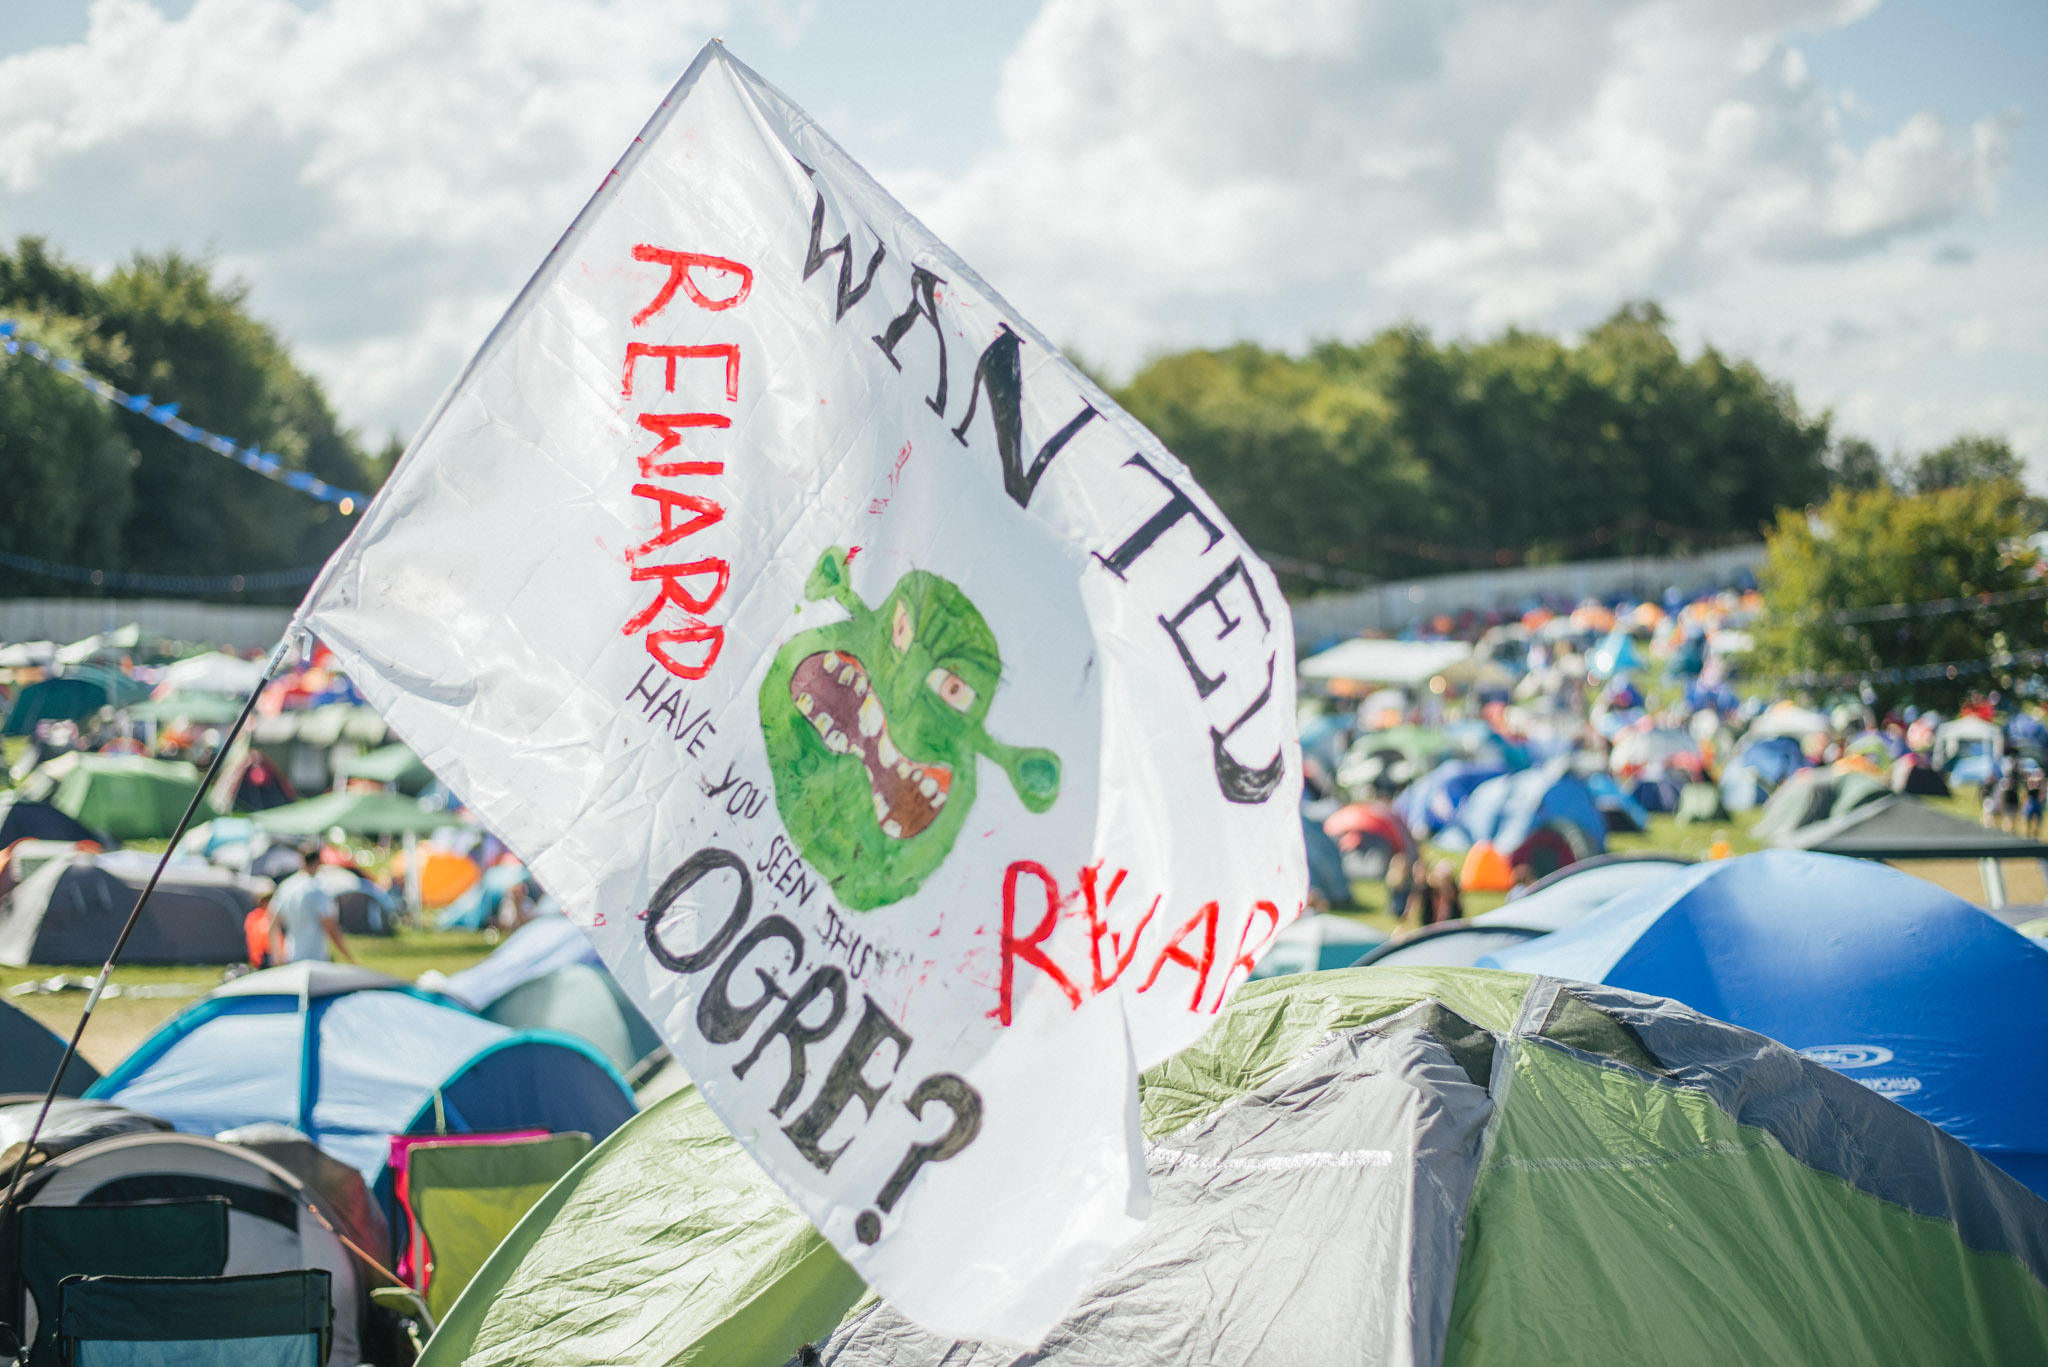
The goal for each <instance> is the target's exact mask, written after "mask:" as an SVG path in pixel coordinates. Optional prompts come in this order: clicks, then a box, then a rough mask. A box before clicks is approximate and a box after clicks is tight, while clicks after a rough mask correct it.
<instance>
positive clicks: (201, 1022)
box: [89, 963, 634, 1182]
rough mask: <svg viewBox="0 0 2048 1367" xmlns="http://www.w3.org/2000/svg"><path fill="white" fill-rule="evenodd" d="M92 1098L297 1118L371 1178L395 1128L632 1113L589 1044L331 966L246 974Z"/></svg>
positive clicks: (450, 1130) (158, 1038)
mask: <svg viewBox="0 0 2048 1367" xmlns="http://www.w3.org/2000/svg"><path fill="white" fill-rule="evenodd" d="M89 1095H90V1096H92V1097H94V1098H98V1099H104V1100H108V1101H118V1102H119V1103H120V1104H121V1105H123V1106H127V1107H129V1108H131V1109H133V1110H138V1111H142V1112H144V1113H146V1114H149V1115H154V1116H158V1117H161V1118H162V1119H164V1120H167V1121H169V1122H170V1123H171V1125H172V1126H174V1127H175V1128H177V1129H179V1130H183V1131H185V1132H186V1133H188V1134H204V1135H212V1134H217V1133H219V1132H220V1131H222V1130H228V1129H234V1128H237V1127H239V1126H243V1125H253V1124H257V1123H259V1122H263V1121H272V1122H275V1123H278V1124H283V1125H289V1126H292V1127H293V1128H295V1129H297V1130H299V1131H300V1132H301V1133H303V1134H305V1135H306V1136H307V1137H308V1138H310V1139H311V1140H312V1141H313V1142H314V1143H316V1144H318V1145H319V1146H320V1147H321V1148H322V1149H324V1150H326V1151H327V1152H328V1153H330V1154H332V1155H333V1156H334V1157H336V1158H339V1159H341V1160H342V1161H343V1162H345V1163H347V1164H348V1165H349V1166H351V1167H353V1168H355V1169H357V1170H358V1171H360V1172H361V1173H362V1174H363V1175H364V1177H365V1178H367V1179H369V1180H371V1181H372V1182H374V1181H376V1180H377V1179H378V1178H379V1177H380V1176H381V1175H382V1174H383V1171H384V1163H385V1160H386V1158H387V1157H388V1156H389V1152H390V1141H391V1137H392V1136H393V1135H396V1134H471V1133H479V1134H481V1133H493V1132H498V1131H504V1130H518V1129H529V1128H537V1129H545V1130H550V1131H555V1132H562V1131H568V1130H582V1131H585V1132H587V1133H588V1134H589V1135H590V1136H591V1137H592V1138H593V1139H602V1138H603V1137H604V1136H606V1135H608V1134H610V1133H611V1132H612V1131H613V1130H615V1129H617V1128H618V1127H619V1126H620V1125H622V1124H624V1123H625V1122H626V1121H627V1120H628V1119H630V1118H631V1117H632V1115H633V1113H634V1103H633V1093H632V1090H631V1089H630V1088H629V1087H627V1085H626V1082H625V1079H623V1078H621V1077H620V1076H619V1074H618V1072H617V1070H616V1069H614V1068H613V1067H612V1065H611V1064H610V1063H609V1062H607V1061H606V1059H605V1058H604V1056H603V1055H602V1054H600V1053H599V1052H598V1051H597V1050H596V1049H594V1048H592V1047H591V1046H590V1045H588V1044H586V1043H584V1042H583V1041H581V1040H577V1039H571V1038H569V1037H568V1036H566V1035H557V1034H552V1033H543V1032H540V1031H514V1030H508V1029H506V1028H505V1027H504V1026H502V1025H494V1024H492V1023H491V1022H490V1021H487V1020H483V1019H481V1018H480V1017H478V1016H476V1015H474V1014H472V1013H471V1012H469V1011H466V1010H464V1009H463V1008H461V1007H460V1006H457V1005H455V1004H454V1003H453V1002H451V1001H449V1000H448V999H447V998H444V997H438V996H435V995H434V994H431V993H427V992H422V991H420V990H419V989H417V988H412V987H407V986H406V985H404V984H403V983H400V982H399V981H398V980H397V979H395V978H387V977H385V976H384V975H383V974H381V973H372V972H370V971H369V970H367V969H361V968H355V967H349V966H343V965H339V964H327V963H297V964H292V965H289V966H287V967H285V968H273V969H268V970H265V971H264V972H261V973H251V974H249V975H247V976H246V977H242V978H237V979H235V980H234V981H233V982H231V983H229V984H227V985H226V986H225V987H222V988H220V989H218V990H216V991H215V992H214V993H213V995H211V996H210V997H208V998H206V999H205V1000H204V1001H201V1002H198V1003H196V1004H195V1005H193V1006H192V1007H190V1008H188V1009H187V1010H185V1011H184V1012H182V1013H181V1014H179V1015H178V1016H176V1017H175V1018H173V1019H172V1020H171V1021H170V1022H169V1023H167V1024H166V1025H165V1026H164V1027H163V1028H162V1029H160V1030H158V1031H157V1032H156V1033H155V1034H154V1035H152V1036H150V1037H149V1038H148V1039H147V1040H144V1041H143V1042H142V1044H141V1046H140V1047H138V1048H137V1049H136V1050H135V1052H134V1053H133V1054H131V1055H129V1056H128V1058H127V1060H126V1061H125V1062H123V1063H122V1064H121V1066H120V1067H118V1068H116V1069H115V1070H114V1071H113V1072H111V1073H109V1074H107V1075H106V1076H105V1077H103V1078H101V1079H100V1081H99V1082H98V1083H96V1084H95V1085H94V1086H93V1088H92V1090H91V1092H90V1093H89Z"/></svg>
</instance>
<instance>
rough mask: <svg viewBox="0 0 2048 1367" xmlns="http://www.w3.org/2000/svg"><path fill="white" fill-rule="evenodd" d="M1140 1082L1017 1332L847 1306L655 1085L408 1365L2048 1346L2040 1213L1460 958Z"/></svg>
mask: <svg viewBox="0 0 2048 1367" xmlns="http://www.w3.org/2000/svg"><path fill="white" fill-rule="evenodd" d="M1140 1094H1141V1115H1140V1122H1141V1124H1142V1127H1143V1131H1144V1134H1145V1137H1146V1138H1147V1140H1148V1141H1149V1143H1148V1146H1147V1156H1146V1157H1147V1167H1148V1168H1149V1170H1150V1179H1151V1185H1152V1211H1151V1215H1150V1217H1149V1218H1148V1220H1147V1221H1146V1224H1145V1227H1144V1229H1143V1231H1141V1232H1140V1233H1139V1235H1138V1236H1137V1237H1136V1238H1135V1239H1134V1240H1133V1241H1132V1242H1131V1243H1129V1244H1128V1245H1126V1246H1124V1247H1123V1248H1121V1249H1119V1250H1117V1252H1116V1253H1115V1254H1113V1255H1112V1257H1111V1261H1110V1263H1109V1264H1108V1265H1107V1266H1105V1267H1104V1268H1103V1269H1102V1270H1101V1272H1100V1273H1099V1274H1098V1277H1097V1279H1096V1282H1095V1284H1094V1286H1093V1287H1092V1288H1091V1289H1090V1290H1089V1291H1088V1292H1086V1293H1085V1294H1084V1296H1083V1297H1082V1299H1081V1301H1080V1303H1079V1304H1077V1305H1076V1306H1075V1307H1074V1309H1073V1311H1072V1312H1071V1313H1070V1314H1069V1316H1068V1318H1067V1319H1066V1320H1065V1321H1064V1322H1063V1323H1062V1324H1061V1325H1060V1326H1058V1327H1057V1328H1056V1329H1054V1330H1053V1332H1052V1333H1051V1334H1050V1335H1049V1336H1048V1337H1047V1339H1046V1340H1045V1341H1044V1342H1043V1343H1042V1344H1040V1345H1038V1346H1037V1347H1036V1348H1035V1349H1032V1350H1028V1351H1027V1350H1024V1349H1022V1348H1019V1347H1017V1346H1015V1345H1012V1346H1008V1347H1005V1346H1002V1345H997V1344H986V1345H977V1344H971V1343H951V1342H948V1341H946V1340H944V1339H941V1338H937V1337H935V1336H933V1335H931V1334H928V1333H926V1332H925V1331H923V1330H921V1329H919V1328H917V1327H916V1326H915V1325H912V1324H910V1323H908V1322H906V1321H905V1320H904V1319H903V1318H902V1317H901V1316H899V1315H897V1314H895V1313H894V1312H893V1311H892V1310H890V1309H889V1307H888V1306H887V1305H885V1304H881V1303H877V1302H874V1301H872V1300H869V1299H864V1288H863V1287H862V1286H861V1284H860V1282H859V1280H858V1279H857V1278H856V1277H855V1276H854V1275H853V1274H852V1273H851V1272H850V1271H849V1270H848V1269H847V1267H846V1265H845V1263H844V1262H842V1261H841V1260H840V1259H839V1258H838V1257H837V1255H835V1254H834V1253H833V1252H832V1250H831V1248H830V1247H829V1246H828V1245H827V1244H826V1243H825V1242H824V1240H823V1239H822V1238H820V1237H819V1236H818V1234H817V1233H816V1231H814V1230H813V1229H812V1228H811V1227H810V1225H809V1224H808V1222H806V1221H805V1220H804V1219H803V1218H802V1216H801V1215H799V1214H798V1213H797V1212H796V1211H795V1210H794V1209H793V1208H792V1207H791V1206H790V1205H789V1203H788V1202H787V1201H786V1200H784V1199H783V1197H782V1196H781V1194H780V1193H779V1192H778V1191H777V1190H776V1189H775V1187H774V1186H773V1184H772V1183H770V1182H769V1181H768V1179H767V1178H766V1177H764V1176H763V1175H762V1173H761V1171H760V1169H759V1168H758V1167H757V1166H756V1165H754V1164H753V1163H752V1162H751V1161H749V1160H748V1159H747V1158H746V1157H745V1155H744V1153H743V1152H742V1150H741V1149H740V1148H739V1146H738V1144H736V1143H735V1142H734V1141H733V1140H732V1139H731V1138H730V1136H728V1135H727V1134H726V1133H725V1131H724V1129H723V1127H722V1126H720V1125H719V1123H718V1122H717V1120H716V1119H715V1118H713V1117H712V1115H711V1114H710V1111H709V1110H708V1108H706V1107H705V1106H704V1104H703V1102H702V1101H701V1099H700V1098H699V1097H698V1096H697V1095H696V1094H695V1093H694V1092H684V1093H681V1094H679V1095H676V1096H673V1097H670V1098H669V1099H667V1100H665V1101H663V1102H661V1103H659V1104H657V1105H655V1106H654V1107H652V1108H650V1109H649V1110H648V1111H647V1112H646V1113H644V1114H643V1115H641V1116H639V1117H638V1118H637V1119H635V1120H634V1121H633V1122H631V1123H630V1124H628V1125H627V1126H626V1127H624V1128H623V1129H621V1130H620V1132H619V1133H618V1134H617V1135H615V1136H614V1137H613V1138H612V1139H611V1140H610V1141H609V1142H607V1143H605V1144H603V1145H601V1146H599V1148H598V1149H597V1150H596V1151H595V1152H593V1153H592V1154H591V1155H590V1157H588V1158H587V1159H585V1160H584V1161H583V1163H582V1164H580V1165H579V1166H578V1167H577V1168H576V1169H575V1170H574V1171H572V1172H571V1173H570V1174H569V1175H568V1176H567V1177H566V1178H564V1179H563V1180H562V1181H561V1182H559V1183H557V1184H556V1186H555V1188H554V1189H553V1190H552V1191H550V1192H549V1193H548V1195H547V1196H546V1197H545V1198H543V1199H542V1201H541V1202H540V1203H539V1204H538V1205H536V1206H535V1207H534V1209H533V1210H532V1211H531V1212H529V1213H528V1215H527V1218H526V1219H525V1220H523V1221H522V1222H521V1223H520V1224H519V1226H518V1227H517V1228H516V1229H514V1230H513V1232H512V1234H511V1235H510V1236H509V1237H508V1238H507V1239H506V1240H505V1242H504V1243H503V1244H501V1245H500V1246H499V1248H498V1251H497V1252H496V1253H495V1254H493V1255H492V1257H491V1259H490V1261H489V1262H488V1263H486V1264H485V1266H484V1268H483V1269H482V1270H481V1271H480V1272H479V1273H478V1275H477V1277H476V1279H475V1281H473V1282H472V1283H471V1284H470V1287H469V1289H468V1291H466V1292H465V1293H464V1295H463V1296H462V1298H461V1299H460V1300H459V1301H458V1302H457V1303H456V1304H455V1306H454V1307H453V1308H452V1309H451V1310H450V1312H449V1313H448V1315H447V1316H446V1317H445V1319H444V1320H443V1322H442V1325H441V1329H440V1332H439V1333H438V1334H436V1335H435V1337H434V1339H433V1340H432V1341H431V1342H430V1343H429V1344H428V1346H427V1351H426V1354H425V1356H424V1358H423V1359H422V1362H421V1367H454V1365H455V1364H458V1363H467V1364H476V1365H477V1367H481V1365H482V1364H484V1363H490V1364H494V1365H495V1367H542V1364H545V1365H546V1367H580V1365H582V1364H597V1363H604V1364H607V1365H608V1367H643V1365H644V1367H653V1364H657V1363H659V1364H671V1363H677V1362H720V1363H725V1364H730V1365H731V1367H779V1365H780V1364H783V1363H786V1362H795V1361H797V1360H799V1355H800V1354H801V1359H800V1360H801V1361H803V1362H821V1363H824V1364H830V1365H831V1367H871V1365H872V1367H881V1364H891V1365H892V1367H893V1365H895V1364H903V1367H909V1365H910V1364H929V1363H936V1362H949V1363H960V1364H970V1363H971V1364H986V1365H987V1367H995V1364H1002V1363H1012V1362H1020V1361H1029V1362H1033V1363H1043V1364H1048V1367H1052V1365H1055V1364H1074V1365H1075V1367H1079V1364H1084V1363H1085V1364H1089V1367H1112V1365H1115V1364H1130V1365H1131V1367H1139V1365H1140V1364H1142V1365H1143V1367H1179V1365H1185V1367H1195V1364H1202V1365H1203V1367H1208V1365H1209V1364H1216V1363H1249V1362H1265V1361H1284V1362H1290V1363H1337V1362H1375V1363H1414V1364H1423V1363H1430V1364H1435V1363H1442V1364H1445V1365H1446V1367H1496V1365H1505V1364H1518V1363H1529V1362H1545V1363H1549V1362H1635V1361H1640V1360H1643V1359H1644V1358H1645V1356H1646V1355H1647V1356H1649V1357H1653V1358H1654V1359H1655V1360H1656V1361H1658V1362H1660V1363H1665V1364H1672V1365H1673V1367H1695V1365H1697V1367H1724V1364H1727V1363H1732V1362H1798V1363H1804V1364H1837V1363H1839V1364H1844V1365H1845V1367H1846V1365H1847V1364H1855V1367H1864V1365H1865V1364H1868V1363H1872V1362H1950V1361H1970V1362H1983V1363H1997V1364H2019V1363H2034V1362H2038V1361H2039V1355H2040V1346H2041V1344H2042V1342H2043V1341H2044V1339H2048V1285H2044V1278H2048V1206H2044V1205H2043V1204H2042V1203H2041V1202H2039V1201H2038V1200H2037V1199H2036V1198H2035V1197H2033V1196H2032V1195H2031V1194H2030V1193H2029V1192H2027V1191H2026V1190H2025V1189H2024V1188H2023V1187H2021V1186H2019V1185H2018V1184H2017V1183H2015V1182H2013V1181H2012V1180H2011V1179H2010V1178H2008V1177H2006V1176H2005V1175H2004V1174H2003V1173H2000V1172H1999V1171H1998V1170H1997V1169H1995V1168H1994V1167H1992V1166H1991V1165H1990V1164H1988V1163H1986V1162H1984V1161H1983V1160H1982V1159H1981V1158H1979V1157H1978V1156H1977V1155H1975V1154H1973V1153H1971V1152H1970V1151H1969V1150H1968V1149H1967V1148H1965V1147H1963V1146H1962V1145H1960V1144H1957V1143H1956V1142H1955V1141H1953V1140H1951V1139H1949V1138H1947V1137H1946V1136H1944V1135H1942V1134H1941V1133H1940V1132H1939V1131H1937V1130H1935V1129H1934V1128H1933V1127H1932V1126H1929V1125H1927V1124H1926V1123H1924V1122H1923V1121H1920V1120H1919V1119H1917V1118H1916V1117H1914V1116H1912V1115H1910V1114H1908V1113H1907V1112H1905V1111H1902V1110H1900V1109H1899V1108H1898V1107H1896V1106H1892V1105H1890V1104H1888V1103H1886V1102H1884V1101H1882V1100H1880V1099H1879V1098H1877V1097H1874V1096H1872V1095H1870V1094H1869V1093H1868V1092H1866V1091H1864V1090H1862V1089H1861V1088H1858V1087H1856V1086H1854V1085H1853V1084H1851V1083H1849V1082H1848V1081H1847V1080H1846V1079H1844V1078H1842V1077H1840V1076H1838V1075H1836V1074H1834V1073H1831V1072H1829V1071H1828V1070H1827V1069H1825V1068H1822V1067H1820V1066H1818V1065H1817V1064H1813V1063H1810V1062H1807V1061H1805V1060H1802V1059H1800V1058H1798V1057H1797V1056H1795V1055H1793V1054H1791V1053H1790V1052H1788V1051H1787V1050H1786V1049H1784V1048H1783V1047H1781V1046H1779V1045H1777V1044H1774V1043H1772V1042H1771V1041H1769V1040H1767V1039H1764V1038H1762V1037H1761V1036H1758V1035H1755V1034H1752V1033H1750V1032H1748V1031H1745V1030H1739V1029H1736V1028H1734V1027H1731V1026H1727V1025H1723V1024H1721V1023H1720V1022H1717V1021H1712V1020H1708V1019H1706V1018H1704V1017H1701V1016H1699V1015H1696V1014H1694V1013H1693V1012H1691V1011H1689V1010H1687V1009H1686V1008H1684V1007H1682V1006H1679V1005H1677V1004H1676V1003H1672V1002H1665V1001H1658V1000H1655V999H1651V998H1645V997H1639V996H1635V995H1633V994H1630V993H1624V992H1619V991H1616V990H1614V989H1611V988H1603V987H1592V986H1572V985H1567V984H1563V983H1559V982H1556V981H1553V980H1550V979H1543V978H1534V979H1532V978H1529V977H1525V976H1522V975H1519V974H1501V973H1486V972H1476V971H1473V970H1469V969H1467V970H1458V969H1438V970H1434V971H1428V972H1422V971H1402V970H1392V969H1359V970H1349V971H1341V972H1336V973H1321V974H1312V975H1300V976H1293V977H1286V978H1279V979H1275V980H1273V981H1271V982H1265V983H1257V984H1252V985H1250V986H1248V987H1246V988H1244V989H1242V990H1240V991H1239V993H1238V994H1237V995H1236V996H1235V997H1234V998H1233V999H1232V1000H1231V1001H1230V1002H1229V1003H1228V1005H1227V1006H1226V1007H1225V1008H1224V1012H1223V1014H1222V1016H1221V1018H1220V1019H1219V1020H1218V1022H1217V1024H1216V1027H1215V1028H1214V1029H1213V1030H1211V1031H1210V1033H1209V1034H1208V1035H1206V1036H1205V1037H1204V1038H1203V1039H1202V1040H1201V1041H1200V1042H1199V1043H1197V1044H1196V1045H1195V1046H1194V1047H1192V1048H1190V1049H1188V1050H1186V1051H1184V1052H1183V1053H1181V1054H1180V1055H1178V1056H1177V1057H1175V1058H1173V1059H1171V1060H1169V1061H1168V1062H1167V1063H1165V1064H1162V1065H1161V1066H1160V1067H1158V1068H1155V1069H1152V1070H1151V1071H1149V1072H1148V1073H1146V1074H1145V1076H1144V1078H1143V1079H1142V1081H1141V1084H1140ZM1674 1231H1678V1232H1679V1233H1678V1234H1677V1235H1674ZM1218 1288H1225V1289H1226V1293H1219V1290H1218ZM1645 1345H1650V1346H1651V1347H1650V1349H1649V1350H1647V1352H1646V1348H1645Z"/></svg>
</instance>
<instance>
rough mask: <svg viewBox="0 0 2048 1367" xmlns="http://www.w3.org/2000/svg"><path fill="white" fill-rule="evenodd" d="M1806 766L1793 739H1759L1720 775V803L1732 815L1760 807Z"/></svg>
mask: <svg viewBox="0 0 2048 1367" xmlns="http://www.w3.org/2000/svg"><path fill="white" fill-rule="evenodd" d="M1805 765H1806V752H1805V751H1803V750H1801V749H1800V748H1799V742H1798V741H1797V740H1795V739H1793V738H1792V737H1791V736H1760V737H1758V738H1757V739H1755V740H1753V741H1750V742H1748V743H1747V744H1745V745H1743V746H1742V748H1740V749H1739V750H1737V751H1736V752H1735V757H1734V758H1733V759H1731V760H1729V761H1728V767H1727V769H1725V770H1724V771H1723V772H1722V774H1721V801H1722V802H1723V803H1725V804H1726V805H1727V808H1728V810H1729V811H1731V812H1744V811H1748V810H1749V809H1750V808H1752V807H1761V806H1762V805H1763V804H1764V799H1766V798H1768V797H1769V796H1770V795H1771V794H1772V793H1774V792H1776V791H1777V790H1778V785H1779V784H1781V783H1783V782H1784V781H1785V780H1786V779H1787V778H1789V777H1791V775H1792V774H1793V773H1794V772H1796V771H1797V770H1799V769H1802V768H1804V767H1805Z"/></svg>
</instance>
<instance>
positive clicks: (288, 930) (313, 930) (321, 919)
mask: <svg viewBox="0 0 2048 1367" xmlns="http://www.w3.org/2000/svg"><path fill="white" fill-rule="evenodd" d="M311 862H312V860H310V859H309V858H307V856H306V855H305V854H304V853H303V852H302V853H301V854H300V856H299V871H298V872H297V873H295V874H293V875H291V877H289V878H287V879H285V880H284V881H283V882H282V883H279V884H278V885H277V891H276V892H274V893H272V894H271V895H270V962H271V963H273V964H290V963H297V962H298V961H299V960H301V959H317V960H320V961H322V962H326V961H327V960H328V959H330V958H332V957H334V956H333V955H330V954H328V952H327V950H328V946H329V945H332V946H333V948H334V954H335V955H339V956H340V957H341V958H343V959H346V960H348V961H349V962H350V963H354V962H355V961H356V956H355V955H354V954H352V953H350V952H349V947H348V941H347V940H345V939H343V938H342V934H341V912H340V911H339V910H338V909H337V908H336V907H335V905H334V898H333V897H331V896H329V895H328V892H327V889H325V888H323V887H321V886H320V884H319V882H318V881H317V880H315V879H314V877H313V874H312V871H311V870H310V869H309V868H308V867H307V866H308V865H309V864H310V863H311Z"/></svg>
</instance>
